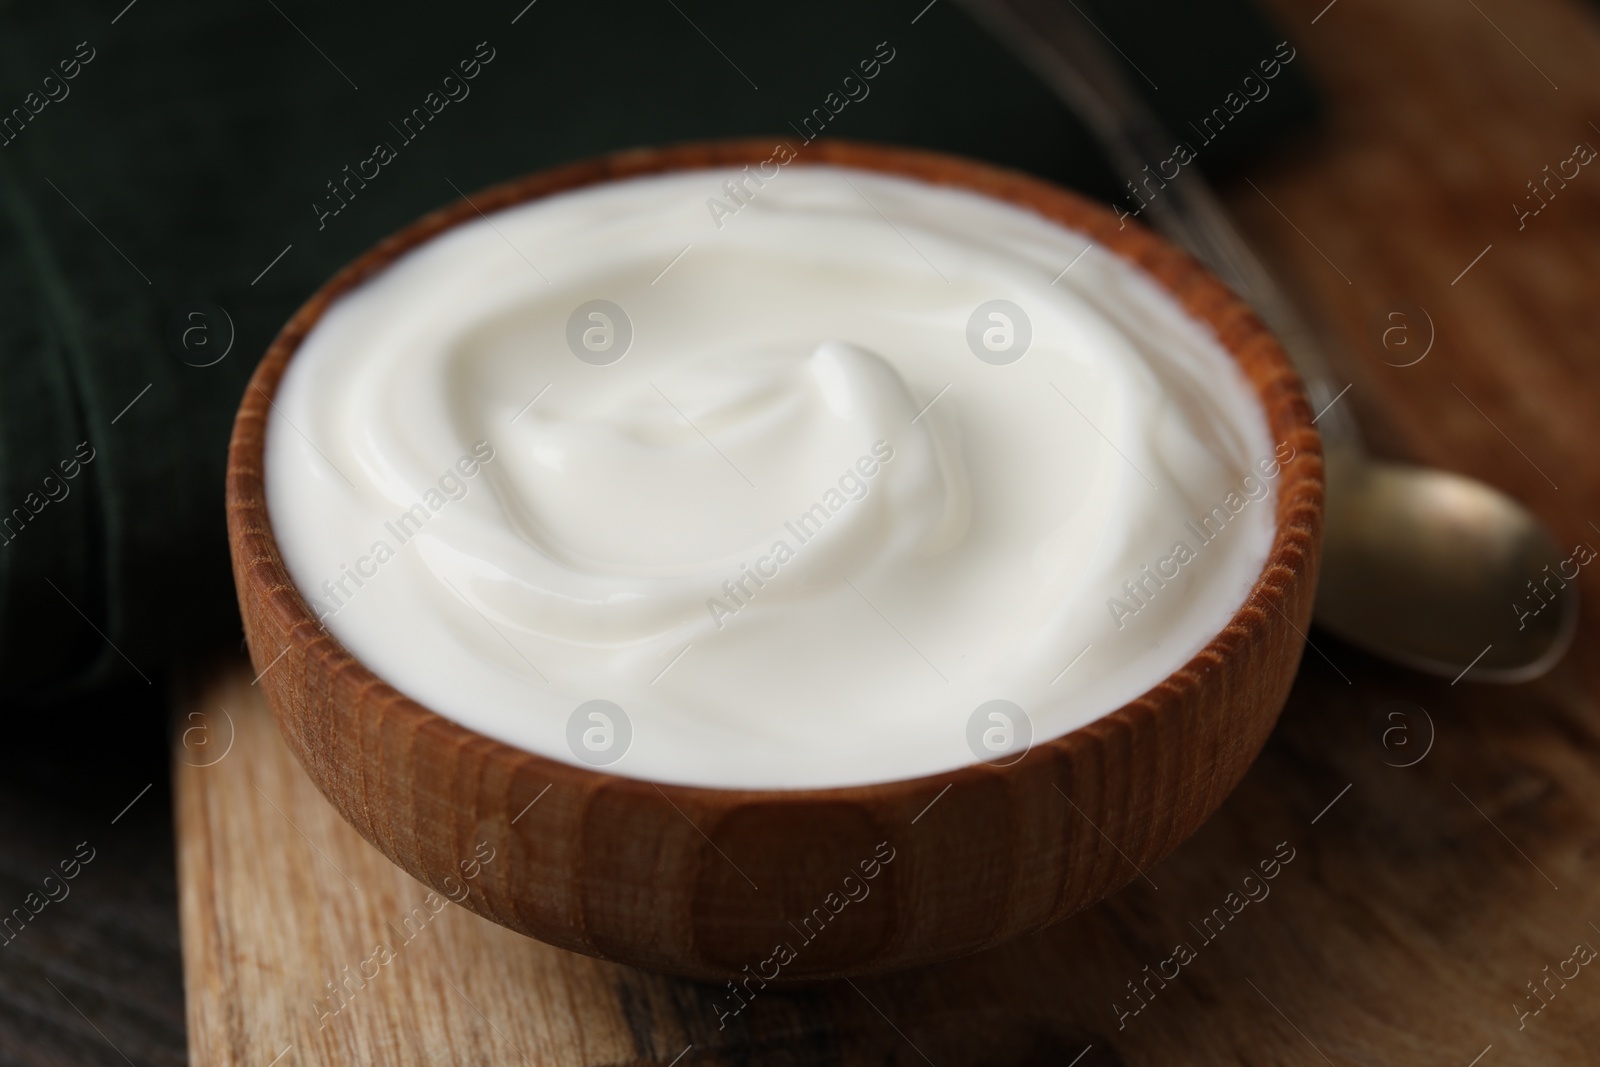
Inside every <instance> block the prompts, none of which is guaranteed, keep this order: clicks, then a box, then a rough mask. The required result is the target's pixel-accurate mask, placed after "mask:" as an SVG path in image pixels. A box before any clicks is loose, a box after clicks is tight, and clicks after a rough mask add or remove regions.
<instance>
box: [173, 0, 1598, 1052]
mask: <svg viewBox="0 0 1600 1067" xmlns="http://www.w3.org/2000/svg"><path fill="white" fill-rule="evenodd" d="M1270 6H1271V7H1272V8H1273V9H1274V13H1275V14H1276V16H1277V17H1278V18H1279V19H1280V21H1281V22H1282V23H1283V24H1284V25H1285V26H1288V27H1291V28H1292V30H1293V32H1294V33H1295V35H1296V42H1297V44H1298V46H1299V47H1300V49H1301V52H1302V56H1303V59H1302V60H1300V61H1303V62H1306V63H1308V64H1309V65H1310V66H1311V67H1313V68H1314V72H1315V74H1316V76H1317V77H1318V78H1319V79H1320V80H1321V81H1322V82H1323V84H1324V85H1326V86H1327V87H1328V90H1329V95H1330V98H1331V104H1332V109H1331V114H1330V116H1329V121H1328V124H1327V129H1326V130H1325V131H1324V132H1323V133H1322V134H1319V135H1318V136H1317V137H1315V138H1313V139H1308V140H1306V141H1305V142H1303V143H1301V144H1299V145H1296V146H1292V147H1291V148H1289V149H1288V150H1286V151H1285V152H1283V153H1281V154H1280V158H1279V160H1278V162H1277V163H1275V164H1274V165H1273V166H1272V167H1270V168H1260V169H1258V170H1256V171H1252V172H1251V174H1250V175H1249V182H1241V183H1240V184H1238V185H1237V186H1236V187H1233V188H1231V189H1230V191H1229V202H1230V206H1231V207H1232V208H1233V210H1234V211H1235V212H1236V213H1237V214H1238V216H1239V217H1240V219H1241V221H1242V223H1243V225H1244V227H1245V229H1246V231H1247V232H1248V233H1249V235H1250V237H1251V238H1252V240H1253V241H1254V242H1255V243H1256V244H1257V246H1258V247H1259V248H1261V249H1262V250H1263V251H1264V252H1265V254H1266V255H1267V257H1268V258H1269V260H1270V261H1271V262H1273V263H1274V264H1275V265H1277V266H1278V267H1279V269H1280V270H1281V271H1282V273H1283V275H1284V277H1285V279H1286V280H1287V281H1288V283H1289V285H1290V287H1291V289H1293V290H1295V291H1297V292H1298V293H1299V295H1300V297H1301V302H1302V304H1303V306H1304V307H1305V308H1306V309H1307V310H1308V311H1309V312H1311V313H1312V315H1313V318H1314V319H1316V320H1319V321H1320V323H1321V325H1322V326H1323V328H1324V329H1325V330H1326V331H1327V333H1328V334H1329V335H1330V340H1332V341H1333V343H1334V346H1335V347H1336V349H1338V350H1340V351H1343V352H1346V353H1348V354H1349V356H1350V360H1351V363H1350V365H1349V366H1348V367H1347V368H1345V371H1346V374H1347V377H1348V378H1349V379H1350V380H1351V381H1352V383H1353V384H1352V388H1351V390H1350V392H1349V393H1348V394H1347V395H1346V396H1345V397H1344V398H1343V399H1342V400H1341V401H1340V402H1341V403H1344V404H1349V405H1350V406H1351V407H1352V408H1353V409H1354V410H1355V412H1356V413H1357V414H1358V415H1359V416H1360V418H1361V420H1362V422H1363V424H1364V425H1365V426H1366V428H1367V430H1368V433H1369V434H1370V435H1371V437H1372V438H1373V440H1374V441H1375V443H1377V445H1378V446H1379V447H1380V448H1381V449H1382V450H1383V451H1385V452H1388V453H1390V454H1393V455H1399V456H1405V457H1409V458H1413V459H1416V460H1419V461H1422V462H1426V463H1431V464H1435V465H1439V466H1443V467H1449V468H1453V469H1457V470H1462V471H1465V472H1467V473H1470V474H1473V475H1476V476H1479V477H1482V478H1485V479H1487V480H1489V481H1490V482H1493V483H1494V484H1497V485H1499V486H1501V487H1502V488H1504V489H1506V490H1507V491H1508V492H1510V493H1512V494H1513V495H1516V496H1518V497H1519V498H1521V499H1523V500H1524V501H1526V502H1527V503H1528V504H1529V505H1530V506H1532V507H1533V508H1535V509H1536V510H1537V511H1538V512H1539V513H1540V514H1542V515H1543V516H1544V517H1545V518H1546V519H1547V520H1548V521H1549V522H1550V523H1551V525H1552V527H1553V528H1554V529H1555V531H1556V533H1557V537H1558V540H1560V541H1562V542H1563V543H1565V544H1575V543H1576V542H1578V541H1579V540H1585V539H1587V540H1589V541H1590V542H1591V543H1592V544H1594V545H1596V546H1600V462H1597V461H1596V450H1595V433H1594V430H1595V426H1596V424H1597V421H1600V370H1597V369H1596V365H1595V362H1594V360H1595V357H1594V344H1595V340H1594V339H1595V338H1596V337H1597V336H1600V300H1597V299H1596V290H1597V282H1600V171H1596V172H1595V173H1589V170H1592V169H1594V168H1587V169H1585V170H1584V171H1582V172H1581V173H1580V174H1579V176H1578V177H1577V178H1574V179H1571V180H1570V181H1569V182H1568V183H1567V184H1566V185H1565V186H1561V187H1556V186H1552V187H1551V188H1552V190H1554V192H1553V195H1551V196H1549V197H1548V198H1546V201H1545V206H1544V207H1543V209H1542V210H1541V211H1540V212H1539V213H1538V214H1537V215H1534V216H1531V217H1528V218H1524V219H1522V220H1521V221H1522V227H1521V228H1520V229H1519V227H1518V221H1519V219H1518V215H1517V212H1516V210H1515V209H1514V208H1513V206H1512V205H1513V204H1516V203H1522V204H1524V205H1525V206H1532V202H1531V201H1529V200H1527V199H1525V198H1526V197H1527V196H1528V190H1527V188H1526V187H1525V184H1524V183H1525V182H1528V181H1531V180H1535V179H1542V177H1543V173H1544V172H1543V170H1542V168H1543V167H1544V166H1545V165H1546V164H1549V165H1550V166H1551V167H1552V169H1555V168H1556V167H1557V165H1558V164H1559V163H1560V162H1561V161H1562V160H1566V159H1568V158H1569V157H1570V156H1571V155H1572V149H1573V146H1574V145H1575V144H1576V143H1577V142H1579V141H1588V142H1589V143H1591V144H1593V145H1595V146H1597V147H1600V128H1596V126H1595V125H1591V123H1595V124H1600V80H1596V78H1595V77H1594V71H1595V70H1596V68H1597V67H1600V30H1597V25H1596V15H1595V11H1594V9H1593V8H1592V7H1586V6H1584V5H1582V4H1579V3H1577V2H1576V0H1537V2H1535V0H1527V2H1525V3H1519V4H1515V5H1513V4H1511V3H1510V2H1509V0H1476V2H1458V0H1413V2H1411V3H1408V4H1404V5H1398V4H1389V3H1384V2H1382V0H1335V2H1334V3H1333V4H1328V5H1326V6H1324V0H1315V2H1300V0H1273V2H1272V3H1271V5H1270ZM1319 12H1320V13H1319ZM1242 76H1243V72H1241V77H1242ZM1391 312H1401V313H1403V314H1404V316H1405V318H1403V319H1402V320H1395V319H1393V318H1390V317H1389V314H1390V313H1391ZM1397 321H1399V322H1402V323H1404V324H1405V326H1406V327H1407V331H1408V332H1403V333H1401V334H1392V333H1391V334H1390V335H1389V337H1390V345H1389V346H1388V347H1385V345H1384V343H1383V336H1384V334H1383V331H1384V330H1385V329H1386V328H1388V327H1389V326H1391V325H1394V324H1395V323H1396V322H1397ZM1401 339H1406V340H1407V341H1408V342H1414V344H1413V347H1409V348H1403V347H1398V346H1397V344H1396V342H1398V341H1399V340H1401ZM1429 340H1431V341H1432V346H1431V348H1429V347H1428V346H1427V345H1426V344H1425V343H1424V342H1426V341H1429ZM1425 348H1426V350H1427V353H1428V354H1427V355H1426V356H1425V357H1424V358H1423V359H1422V360H1421V361H1420V362H1416V363H1413V364H1412V365H1409V366H1401V364H1405V363H1409V362H1410V361H1412V360H1414V359H1415V358H1416V356H1417V354H1418V353H1419V352H1421V351H1423V350H1424V349H1425ZM1597 588H1600V577H1597V576H1596V575H1593V574H1589V573H1583V574H1581V575H1580V576H1579V578H1578V579H1577V581H1576V582H1575V583H1574V585H1573V587H1572V588H1571V589H1570V590H1568V592H1567V594H1566V595H1577V596H1580V597H1581V598H1582V600H1583V601H1584V604H1583V608H1584V611H1585V621H1584V622H1583V624H1582V627H1581V629H1580V632H1579V635H1578V639H1577V645H1576V647H1575V649H1574V651H1573V653H1572V654H1571V655H1570V656H1569V657H1568V658H1567V660H1566V661H1565V663H1563V664H1562V665H1561V666H1560V667H1559V668H1558V669H1557V670H1556V671H1555V672H1554V673H1553V674H1552V675H1550V676H1549V677H1547V678H1545V679H1543V680H1541V681H1539V682H1537V683H1534V684H1531V685H1527V686H1520V687H1515V688H1500V687H1481V686H1475V685H1473V684H1471V682H1470V680H1468V681H1463V682H1461V683H1460V684H1458V685H1451V684H1450V683H1449V682H1448V681H1439V680H1432V679H1425V678H1422V677H1420V676H1416V675H1412V674H1408V673H1406V672H1404V671H1400V670H1396V669H1391V668H1388V667H1385V666H1383V665H1382V664H1379V663H1377V662H1376V661H1373V660H1371V659H1369V658H1367V657H1365V656H1363V655H1361V654H1360V653H1358V652H1356V651H1355V650H1353V649H1351V648H1350V647H1348V646H1345V645H1342V644H1340V643H1338V642H1337V641H1335V640H1334V639H1332V638H1331V637H1327V636H1325V635H1322V634H1320V633H1313V635H1312V639H1313V641H1314V642H1315V648H1314V649H1310V650H1308V651H1307V654H1306V660H1305V664H1304V666H1303V667H1302V670H1301V675H1300V678H1299V680H1298V682H1297V684H1296V688H1295V691H1294V693H1293V695H1292V696H1291V698H1290V701H1289V705H1288V707H1287V709H1286V711H1285V713H1284V717H1283V721H1282V722H1281V724H1280V725H1279V728H1278V730H1277V732H1276V733H1275V734H1274V736H1273V739H1272V741H1271V742H1270V743H1269V744H1268V746H1267V749H1266V751H1265V752H1264V753H1263V755H1262V757H1261V759H1260V761H1259V762H1258V763H1257V764H1256V766H1255V768H1254V769H1253V770H1252V771H1251V773H1250V774H1249V776H1248V777H1247V778H1246V780H1245V782H1244V783H1243V785H1242V786H1241V787H1240V789H1239V790H1238V791H1237V792H1236V793H1235V794H1234V795H1233V796H1232V797H1231V798H1230V799H1229V800H1228V802H1227V803H1226V804H1225V805H1224V806H1223V808H1222V810H1221V811H1220V812H1219V813H1218V814H1217V815H1216V817H1215V818H1213V819H1212V820H1211V822H1210V823H1208V824H1207V825H1206V827H1205V828H1204V829H1202V830H1201V832H1200V833H1199V834H1197V835H1196V836H1195V837H1194V838H1192V839H1191V840H1190V841H1188V842H1187V843H1185V844H1184V845H1183V846H1182V847H1180V848H1179V849H1178V851H1177V852H1176V853H1174V854H1173V855H1172V856H1171V857H1169V858H1168V859H1167V860H1165V861H1163V862H1162V863H1161V864H1159V865H1158V866H1157V867H1155V868H1153V869H1151V870H1150V871H1148V872H1146V873H1147V874H1148V876H1149V877H1148V878H1147V879H1140V880H1136V881H1134V882H1133V883H1132V884H1131V885H1129V886H1128V887H1127V888H1126V889H1124V890H1122V891H1121V892H1120V893H1118V894H1117V895H1116V896H1114V897H1113V898H1111V899H1110V900H1108V901H1106V902H1104V903H1102V904H1101V905H1099V906H1097V907H1094V908H1091V909H1090V910H1088V911H1087V912H1084V913H1082V914H1080V915H1079V916H1077V917H1075V918H1074V919H1072V920H1069V921H1068V922H1066V923H1063V924H1061V925H1060V926H1057V927H1055V928H1053V929H1051V930H1049V931H1046V932H1045V933H1043V934H1040V935H1038V936H1035V937H1032V938H1028V939H1025V940H1023V941H1019V942H1016V943H1013V944H1011V945H1008V946H1004V947H1002V948H1000V949H997V950H995V951H992V952H989V953H986V954H983V955H980V956H976V957H972V958H969V959H966V960H960V961H956V962H953V963H950V964H945V965H941V966H939V967H936V968H930V969H926V970H922V971H916V972H911V973H907V974H902V975H896V976H891V977H888V978H880V979H873V980H861V981H857V982H855V983H843V984H834V985H819V986H814V987H810V988H806V989H802V990H798V991H792V992H785V993H777V992H772V991H770V990H769V991H765V992H762V993H761V994H760V995H759V996H757V997H756V998H755V999H754V1000H753V1001H751V1002H750V1003H749V1005H748V1007H747V1008H746V1009H745V1010H744V1011H742V1012H740V1013H739V1014H738V1015H736V1016H733V1017H731V1018H729V1019H726V1020H722V1021H721V1022H722V1024H721V1025H719V1013H718V1011H717V1010H716V1009H717V1006H718V1005H719V1004H725V1003H726V1000H725V991H722V990H718V989H715V988H712V987H708V986H703V985H697V984H695V983H690V982H685V981H679V980H674V979H669V978H664V977H660V976H656V975H650V974H645V973H642V972H638V971H634V970H631V969H629V968H626V967H620V966H616V965H612V964H607V963H601V962H598V961H595V960H591V959H588V958H585V957H580V956H574V955H571V954H568V953H564V952H561V951H559V950H556V949H552V948H549V947H546V946H544V945H542V944H539V943H537V942H534V941H530V940H527V939H524V938H522V937H519V936H518V935H515V934H512V933H510V932H508V931H505V930H503V929H500V928H499V927H496V926H494V925H493V924H491V923H488V922H486V921H485V920H482V919H479V918H477V917H475V916H473V915H470V914H468V913H467V912H465V911H463V910H462V909H460V908H458V907H456V906H455V905H453V904H451V903H449V902H448V901H445V900H443V899H442V898H438V897H431V898H430V895H429V891H428V890H427V889H426V888H425V887H423V886H422V885H420V884H419V883H417V882H415V881H413V880H412V879H410V878H409V877H408V876H407V875H405V874H403V873H402V872H400V871H399V870H398V869H397V868H395V867H393V866H392V865H391V864H390V863H389V862H388V861H387V860H385V859H383V858H382V857H381V856H380V855H379V854H378V853H377V852H376V851H374V850H373V849H372V848H371V847H370V846H368V845H367V844H366V843H365V842H363V841H362V840H361V839H360V838H359V837H358V836H357V835H356V834H355V832H354V831H353V830H351V829H350V828H349V827H348V826H347V825H346V824H345V823H344V822H343V821H342V820H341V819H340V818H339V817H338V816H337V815H336V814H335V813H334V811H333V809H332V808H331V807H330V806H329V805H328V804H327V802H326V801H325V800H323V798H322V797H321V795H320V794H319V793H318V792H317V791H316V789H315V788H314V787H313V786H312V785H311V783H310V781H309V780H308V779H307V778H306V776H305V775H304V774H303V773H302V771H301V770H300V768H299V766H298V765H297V764H296V763H295V762H294V761H293V759H292V758H291V757H290V756H289V754H288V752H287V750H286V749H285V748H284V746H283V744H282V743H281V741H280V740H279V739H278V736H277V733H276V730H275V727H274V726H273V723H272V721H271V717H270V715H269V714H268V712H267V711H266V709H265V708H264V707H263V706H262V705H261V703H260V699H259V696H258V690H257V689H256V688H254V687H253V686H252V685H251V684H250V683H251V674H250V671H249V668H248V666H247V665H246V664H245V662H244V661H243V659H242V658H240V659H231V660H227V661H223V662H219V663H216V664H213V665H211V666H209V667H207V668H206V669H204V670H202V671H199V672H197V673H196V674H195V675H194V676H193V678H192V679H191V682H192V684H191V685H190V687H189V689H188V691H187V692H186V694H185V695H184V697H183V700H182V703H181V706H180V708H179V709H178V722H177V726H178V730H177V731H176V733H175V737H176V747H175V750H174V759H175V761H176V775H175V791H176V806H177V828H178V847H179V875H180V883H181V893H182V900H181V914H182V923H183V936H184V958H185V981H186V988H187V997H188V1014H189V1042H190V1052H191V1062H193V1063H194V1064H196V1065H197V1067H209V1065H235V1064H237V1065H249V1067H270V1065H272V1064H274V1063H278V1064H282V1065H285V1067H288V1065H295V1064H298V1065H313V1064H315V1065H321V1064H347V1063H357V1062H359V1063H384V1064H436V1063H437V1064H443V1063H491V1062H504V1063H527V1064H535V1063H537V1064H564V1065H565V1064H570V1065H574V1067H579V1065H581V1067H588V1065H598V1064H663V1065H666V1064H673V1063H677V1064H679V1065H682V1067H689V1065H693V1064H710V1063H718V1064H720V1063H729V1064H732V1063H740V1064H743V1063H762V1064H766V1063H778V1064H784V1063H794V1064H802V1063H803V1064H814V1063H845V1064H855V1063H863V1064H864V1063H897V1064H920V1063H928V1064H933V1065H937V1067H961V1065H969V1064H972V1065H975V1064H1033V1063H1038V1064H1046V1063H1048V1064H1055V1065H1058V1067H1091V1065H1094V1064H1120V1063H1125V1064H1163V1065H1165V1064H1172V1063H1185V1064H1212V1063H1215V1064H1241V1063H1249V1064H1267V1063H1275V1064H1276V1063H1288V1064H1302V1063H1303V1064H1321V1063H1324V1062H1326V1063H1329V1064H1340V1065H1344V1064H1379V1063H1383V1064H1388V1063H1406V1064H1443V1065H1456V1067H1468V1065H1471V1064H1477V1065H1481V1067H1497V1065H1499V1064H1524V1063H1525V1064H1535V1063H1538V1064H1547V1063H1581V1062H1594V1061H1595V1060H1596V1058H1597V1057H1600V1053H1596V1052H1594V1051H1593V1050H1594V1049H1596V1048H1600V973H1591V972H1593V971H1600V969H1597V968H1594V967H1589V966H1586V965H1585V962H1584V960H1585V959H1586V954H1585V953H1584V952H1582V951H1579V952H1575V951H1574V950H1575V947H1576V946H1577V945H1579V944H1582V943H1586V944H1588V945H1593V946H1596V947H1600V926H1596V925H1595V924H1596V923H1600V879H1597V877H1596V876H1597V875H1600V709H1597V701H1596V697H1597V696H1600V657H1596V656H1595V655H1594V653H1595V652H1596V651H1597V647H1600V628H1597V627H1596V626H1595V624H1594V622H1593V621H1592V620H1593V618H1594V617H1595V616H1596V614H1597V613H1600V596H1597V594H1596V589H1597ZM1507 610H1510V606H1509V605H1508V607H1507ZM491 847H492V842H491ZM490 862H492V861H490ZM1267 871H1270V872H1271V873H1272V877H1271V878H1270V879H1268V878H1267V877H1266V872H1267ZM1247 878H1248V880H1247ZM1562 975H1565V976H1566V977H1562ZM1530 983H1532V984H1531V985H1530ZM341 987H342V989H343V993H342V994H340V993H337V992H335V990H336V989H338V988H341Z"/></svg>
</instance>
